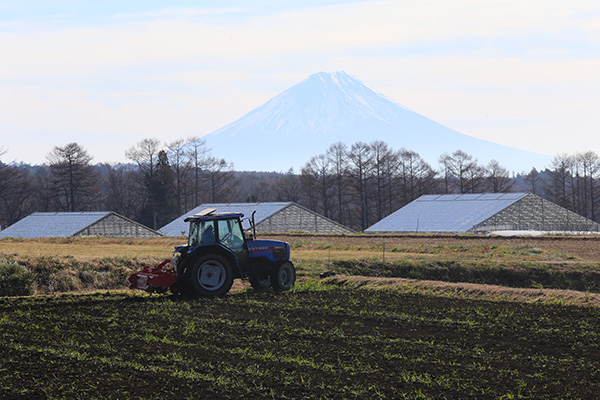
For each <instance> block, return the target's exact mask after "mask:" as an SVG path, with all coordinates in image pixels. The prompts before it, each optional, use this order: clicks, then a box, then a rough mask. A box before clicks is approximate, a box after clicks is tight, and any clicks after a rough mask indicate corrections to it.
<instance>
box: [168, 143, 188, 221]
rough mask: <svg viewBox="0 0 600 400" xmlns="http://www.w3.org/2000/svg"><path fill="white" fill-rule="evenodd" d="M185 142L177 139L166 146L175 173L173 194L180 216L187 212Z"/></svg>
mask: <svg viewBox="0 0 600 400" xmlns="http://www.w3.org/2000/svg"><path fill="white" fill-rule="evenodd" d="M185 145H186V141H185V140H184V139H177V140H175V141H173V142H171V143H168V144H167V148H168V149H169V150H168V153H167V155H168V157H169V162H170V165H171V168H172V169H173V172H174V173H175V193H176V197H177V214H178V215H181V214H182V213H184V212H185V211H187V210H188V207H187V201H186V200H187V198H186V197H187V196H186V181H187V179H186V178H187V175H188V173H189V168H187V167H188V163H189V159H188V158H187V157H186V153H187V152H186V148H185Z"/></svg>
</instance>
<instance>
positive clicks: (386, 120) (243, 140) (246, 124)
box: [204, 72, 551, 173]
mask: <svg viewBox="0 0 600 400" xmlns="http://www.w3.org/2000/svg"><path fill="white" fill-rule="evenodd" d="M204 139H206V143H207V145H208V147H209V148H210V149H211V152H212V154H213V155H214V156H216V157H218V158H224V159H225V160H227V161H228V162H233V164H234V167H235V169H236V170H238V171H278V172H285V171H287V170H288V169H289V168H290V167H293V168H294V171H295V172H296V173H298V172H300V168H301V167H302V165H304V164H305V163H306V162H307V161H309V159H310V158H311V157H312V156H316V155H319V154H323V153H325V152H326V150H327V148H328V147H329V146H330V145H331V144H333V143H335V142H343V143H346V145H348V148H350V146H351V145H352V144H354V143H356V142H359V141H362V142H366V143H371V142H372V141H374V140H381V141H383V142H385V143H387V144H388V145H389V146H390V147H391V148H393V149H395V150H399V149H401V148H405V149H408V150H413V151H416V152H417V153H419V154H420V155H421V157H422V158H423V159H425V161H427V162H429V163H430V164H431V166H432V167H434V168H436V167H437V166H438V159H439V157H440V155H442V154H443V153H452V152H454V151H456V150H462V151H465V152H467V153H468V154H470V155H472V156H473V157H474V158H477V159H478V161H479V163H480V164H483V165H485V164H487V163H488V162H489V161H490V160H491V159H495V160H497V161H498V162H499V163H500V164H501V165H503V166H504V167H506V168H508V169H509V170H512V171H514V172H522V171H525V172H529V171H530V170H531V168H532V167H536V168H537V169H541V168H544V167H545V166H546V165H547V164H548V163H549V162H550V158H551V157H550V156H547V155H542V154H537V153H532V152H527V151H523V150H518V149H514V148H511V147H508V146H504V145H500V144H497V143H493V142H489V141H486V140H481V139H477V138H474V137H472V136H468V135H464V134H462V133H459V132H457V131H455V130H452V129H450V128H447V127H445V126H443V125H441V124H439V123H437V122H435V121H432V120H431V119H429V118H426V117H424V116H422V115H420V114H417V113H416V112H413V111H410V110H409V109H407V108H405V107H403V106H401V105H399V104H397V103H396V102H394V101H393V100H391V99H389V98H388V97H386V96H384V95H383V94H381V93H379V92H377V91H375V90H373V89H371V88H369V87H368V86H367V85H365V84H364V83H362V82H361V81H359V80H358V79H356V78H355V77H353V76H352V75H350V74H348V73H346V72H334V73H325V72H319V73H317V74H313V75H311V76H309V77H308V78H306V79H305V80H303V81H302V82H300V83H298V84H296V85H294V86H292V87H291V88H289V89H287V90H285V91H283V92H282V93H280V94H279V95H277V96H275V97H273V98H272V99H271V100H269V101H267V102H266V103H264V104H263V105H261V106H259V107H258V108H256V109H254V110H252V111H250V112H249V113H248V114H246V115H244V116H243V117H241V118H240V119H238V120H236V121H234V122H232V123H230V124H228V125H226V126H224V127H222V128H220V129H218V130H216V131H214V132H212V133H209V134H208V135H206V136H204Z"/></svg>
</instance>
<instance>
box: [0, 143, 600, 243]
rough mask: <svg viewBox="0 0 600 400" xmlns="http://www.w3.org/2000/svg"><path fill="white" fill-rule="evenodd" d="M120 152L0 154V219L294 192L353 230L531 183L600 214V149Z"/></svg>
mask: <svg viewBox="0 0 600 400" xmlns="http://www.w3.org/2000/svg"><path fill="white" fill-rule="evenodd" d="M1 150H2V149H0V156H2V155H3V153H4V152H5V151H1ZM126 156H127V158H128V159H129V160H130V161H131V162H130V163H123V164H116V165H112V164H102V163H100V164H93V163H92V159H93V158H92V156H91V155H90V154H88V152H87V151H86V150H85V149H84V148H83V147H82V146H80V145H79V144H77V143H69V144H67V145H65V146H62V147H61V146H57V147H54V148H53V149H52V151H51V152H50V153H49V154H48V155H47V162H46V163H45V164H43V165H35V166H32V165H28V164H24V163H12V164H7V163H3V162H1V161H0V227H2V228H5V227H7V226H9V225H11V224H13V223H15V222H17V221H18V220H20V219H21V218H23V217H25V216H27V215H29V214H31V213H32V212H48V211H114V212H117V213H119V214H121V215H124V216H126V217H128V218H131V219H133V220H135V221H138V222H140V223H142V224H144V225H147V226H149V227H151V228H154V229H159V228H161V227H162V226H164V225H165V224H167V223H169V222H170V221H172V220H173V219H175V218H177V217H178V216H180V215H182V214H184V213H185V212H187V211H189V210H191V209H192V208H195V207H196V206H197V205H199V204H202V203H209V202H210V203H233V202H271V201H285V202H287V201H293V202H296V203H299V204H301V205H303V206H305V207H307V208H309V209H311V210H314V211H316V212H318V213H320V214H322V215H324V216H326V217H328V218H331V219H333V220H335V221H337V222H339V223H341V224H343V225H346V226H348V227H350V228H352V229H355V230H359V231H361V230H364V229H365V228H367V227H369V226H370V225H372V224H374V223H375V222H377V221H379V220H380V219H382V218H384V217H386V216H387V215H389V214H391V213H392V212H394V211H396V210H397V209H399V208H401V207H402V206H404V205H406V204H408V203H409V202H411V201H413V200H414V199H416V198H418V197H419V196H421V195H423V194H432V193H436V194H441V193H483V192H496V193H501V192H530V193H535V194H537V195H539V196H542V197H544V198H546V199H548V200H551V201H553V202H554V203H556V204H559V205H561V206H563V207H565V208H567V209H569V210H571V211H574V212H576V213H578V214H580V215H582V216H585V217H587V218H590V219H592V220H594V221H600V215H598V214H599V212H598V210H599V208H598V207H599V202H600V192H599V191H600V183H599V181H598V179H599V178H600V176H599V173H600V157H599V156H598V155H597V154H596V153H594V152H592V151H588V152H583V153H577V154H572V155H569V154H561V155H557V156H555V157H554V159H553V160H552V163H551V165H550V166H549V167H548V168H546V169H545V170H543V171H537V170H536V169H535V168H533V169H532V170H531V171H530V172H529V173H527V174H517V175H514V176H511V175H510V173H509V171H508V170H507V169H506V168H505V167H503V166H502V165H500V164H499V163H498V162H497V161H494V160H492V161H490V162H489V163H488V164H487V165H481V164H479V163H478V161H477V159H475V158H474V157H473V156H472V155H470V154H467V153H465V152H463V151H461V150H456V151H454V152H452V153H445V154H441V155H440V157H439V160H438V165H437V166H432V165H430V164H428V163H427V162H425V161H424V160H423V159H422V158H421V156H420V155H419V154H418V153H416V152H414V151H410V150H406V149H392V148H390V147H389V146H388V145H387V144H386V143H384V142H381V141H373V142H371V143H365V142H357V143H354V144H352V145H351V146H347V145H346V144H343V143H341V142H338V143H334V144H332V145H331V146H330V147H329V149H328V150H327V151H326V152H325V153H323V154H316V155H314V156H313V157H311V158H310V159H309V160H307V161H306V163H305V164H304V165H303V167H302V168H301V170H300V171H293V170H292V169H290V170H289V171H288V172H287V173H275V172H248V171H246V172H240V171H235V170H234V165H233V164H232V163H231V162H229V161H227V160H224V159H217V158H214V157H212V156H211V154H210V150H209V149H208V148H207V146H206V143H205V141H204V140H203V139H201V138H191V139H187V140H184V139H181V140H177V141H175V142H173V143H169V144H163V143H161V142H160V141H159V140H157V139H144V140H141V141H140V142H139V143H137V144H136V145H134V146H132V147H131V148H130V149H129V150H127V151H126ZM254 156H255V155H253V157H254ZM263 156H264V157H268V155H266V154H265V155H263Z"/></svg>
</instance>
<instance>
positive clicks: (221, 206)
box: [159, 202, 293, 236]
mask: <svg viewBox="0 0 600 400" xmlns="http://www.w3.org/2000/svg"><path fill="white" fill-rule="evenodd" d="M291 204H293V203H291V202H280V203H206V204H200V205H199V206H198V207H196V208H194V209H193V210H190V211H188V212H186V213H185V214H183V215H182V216H180V217H179V218H177V219H175V220H174V221H172V222H170V223H168V224H167V225H165V226H163V227H162V228H160V229H159V231H160V232H161V233H162V234H163V235H165V236H185V235H187V234H188V230H189V225H188V223H187V222H185V221H184V220H185V218H186V217H189V216H191V215H194V214H197V213H199V212H200V211H202V210H204V209H206V208H216V209H217V211H216V212H217V213H225V212H235V213H240V212H241V213H242V214H244V221H243V222H242V227H243V228H244V229H249V228H250V224H249V223H248V221H247V220H246V218H251V217H252V213H253V212H254V211H255V210H256V214H255V215H254V221H255V222H256V224H257V225H258V224H259V223H261V222H262V221H264V220H265V219H267V218H269V217H271V216H272V215H273V214H276V213H277V212H279V211H281V210H283V209H284V208H286V207H288V206H290V205H291Z"/></svg>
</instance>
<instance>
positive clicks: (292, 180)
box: [276, 168, 302, 203]
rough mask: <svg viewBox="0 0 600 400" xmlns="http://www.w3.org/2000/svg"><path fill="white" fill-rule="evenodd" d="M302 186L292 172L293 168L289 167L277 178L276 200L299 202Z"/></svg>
mask: <svg viewBox="0 0 600 400" xmlns="http://www.w3.org/2000/svg"><path fill="white" fill-rule="evenodd" d="M301 192H302V187H301V184H300V179H298V176H297V175H296V174H294V169H293V168H290V169H289V170H288V172H287V173H286V174H285V175H284V176H283V177H282V178H281V179H279V182H278V183H277V186H276V196H277V200H278V201H293V202H294V203H299V202H300V196H301Z"/></svg>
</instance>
